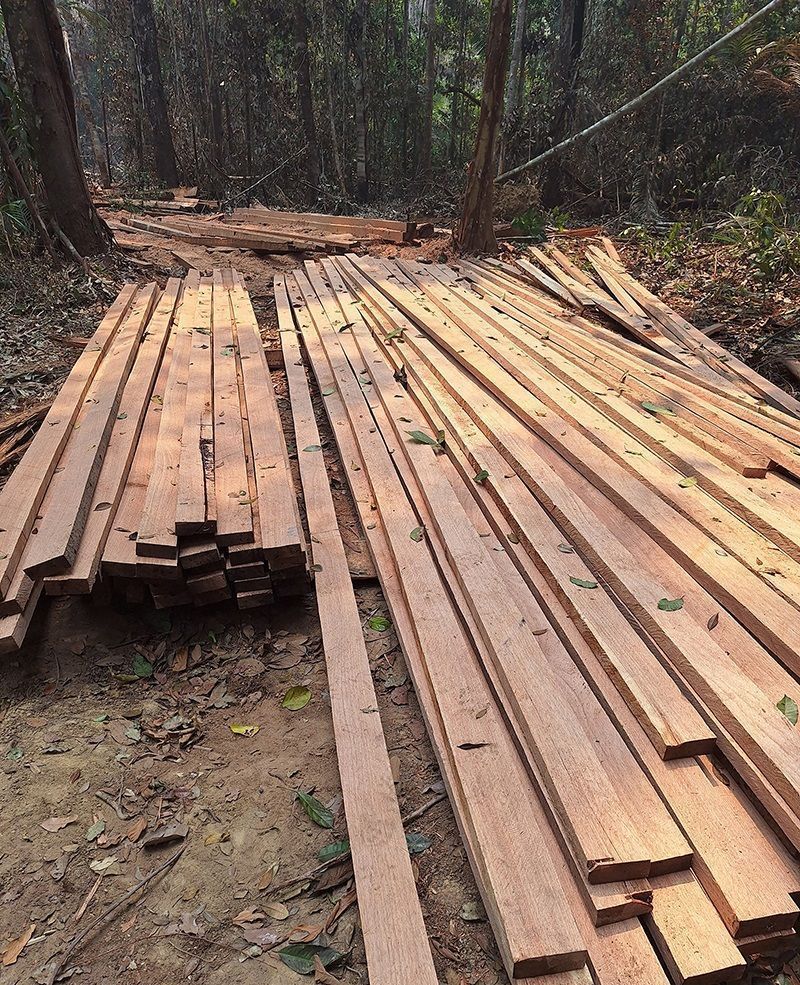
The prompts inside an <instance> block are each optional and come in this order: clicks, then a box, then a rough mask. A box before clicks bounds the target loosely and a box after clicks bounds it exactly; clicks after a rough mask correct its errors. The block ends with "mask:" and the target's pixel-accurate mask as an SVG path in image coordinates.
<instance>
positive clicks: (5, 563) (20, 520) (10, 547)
mask: <svg viewBox="0 0 800 985" xmlns="http://www.w3.org/2000/svg"><path fill="white" fill-rule="evenodd" d="M135 295H136V286H135V285H133V284H128V285H126V286H125V287H124V288H123V289H122V291H121V292H120V294H119V296H118V297H117V299H116V301H114V303H113V304H112V305H111V307H110V308H109V309H108V312H107V314H106V315H105V317H104V318H103V320H102V322H101V323H100V326H99V328H98V329H97V331H96V332H95V334H94V335H93V336H92V340H91V343H90V344H89V345H87V346H86V348H85V349H84V350H83V352H82V353H81V354H80V356H79V357H78V359H77V361H76V363H75V365H74V366H73V368H72V371H71V373H70V375H69V377H68V378H67V381H66V383H65V384H64V386H63V387H62V388H61V390H60V391H59V393H58V395H57V396H56V398H55V400H54V401H53V403H52V406H51V407H50V410H49V411H48V412H47V416H46V417H45V419H44V422H43V424H42V426H41V427H40V428H39V430H38V431H37V433H36V436H35V438H34V439H33V441H32V442H31V444H30V446H29V447H28V450H27V451H26V453H25V455H24V457H23V459H22V461H21V462H20V463H19V465H18V466H17V467H16V469H15V470H14V472H13V473H12V474H11V475H10V476H9V478H8V480H7V482H6V484H5V485H4V486H3V489H2V491H0V516H2V517H3V522H2V528H3V529H2V530H0V595H4V594H5V592H6V590H7V589H8V587H9V585H10V582H11V577H12V575H13V573H14V571H15V569H16V567H17V564H18V562H19V560H20V557H21V555H22V552H23V550H24V549H25V545H26V543H27V538H28V535H29V534H30V532H31V529H32V527H33V524H34V522H35V520H36V515H37V512H38V510H39V507H40V506H41V503H42V500H43V499H44V495H45V493H46V491H47V487H48V484H49V482H50V479H51V478H52V476H53V473H54V472H55V469H56V467H57V465H58V461H59V458H60V457H61V453H62V452H63V450H64V448H65V446H66V444H67V441H68V439H69V438H70V436H71V435H72V433H73V426H74V424H75V422H76V419H77V416H78V413H79V411H80V410H81V408H82V407H83V403H84V398H85V396H86V392H87V390H88V389H89V386H90V385H91V383H92V380H93V379H94V375H95V373H96V372H97V369H98V366H99V365H100V364H101V361H102V359H103V357H104V356H105V354H106V352H107V351H108V349H109V347H110V345H111V343H112V341H113V339H114V337H115V334H116V332H117V330H118V328H119V326H120V325H121V323H122V321H123V319H124V318H125V315H126V314H127V312H128V309H129V308H130V305H131V302H132V301H133V298H134V296H135Z"/></svg>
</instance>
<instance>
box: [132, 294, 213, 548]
mask: <svg viewBox="0 0 800 985" xmlns="http://www.w3.org/2000/svg"><path fill="white" fill-rule="evenodd" d="M197 283H198V281H197V275H196V274H195V275H190V276H189V278H187V281H186V287H185V290H184V294H183V298H182V302H181V308H180V312H179V315H178V320H177V324H176V326H175V330H174V332H173V335H174V340H173V350H172V360H171V363H170V373H169V379H168V381H167V385H166V387H165V389H164V392H163V394H162V395H161V398H162V400H163V411H162V414H161V420H160V426H159V431H158V439H157V441H156V448H155V455H154V458H153V467H152V471H151V474H150V481H149V483H148V486H147V493H146V495H145V499H144V507H143V509H142V515H141V518H140V520H139V526H138V530H139V536H138V537H137V538H136V553H137V555H138V556H139V557H156V558H159V557H160V558H167V559H169V560H174V559H176V558H177V557H178V536H177V533H176V530H175V514H176V508H177V501H178V475H179V471H180V461H181V435H182V434H183V424H184V419H185V415H186V397H187V392H188V377H189V359H190V355H191V344H192V326H193V321H194V316H195V306H196V304H197Z"/></svg>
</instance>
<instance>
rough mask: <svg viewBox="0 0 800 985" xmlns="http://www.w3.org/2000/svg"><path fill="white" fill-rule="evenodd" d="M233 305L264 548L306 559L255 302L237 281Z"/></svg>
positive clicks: (268, 553)
mask: <svg viewBox="0 0 800 985" xmlns="http://www.w3.org/2000/svg"><path fill="white" fill-rule="evenodd" d="M231 307H232V311H233V319H234V322H235V325H236V338H237V340H238V348H239V357H240V364H241V372H242V381H243V384H244V393H245V395H246V409H247V419H248V423H249V428H250V439H251V443H252V467H253V472H254V478H255V487H256V497H257V501H258V502H259V503H260V504H264V506H265V508H260V509H259V511H258V525H259V531H260V538H261V547H262V550H263V552H264V555H265V556H266V557H267V559H270V558H271V557H273V556H275V555H280V554H281V553H283V554H284V555H285V556H287V557H289V558H292V559H294V560H295V561H296V562H298V563H302V558H303V556H304V553H305V550H304V545H303V535H302V528H301V524H300V515H299V513H298V510H297V498H296V496H295V494H294V487H293V482H292V473H291V466H290V464H289V455H288V452H287V449H286V442H285V440H284V437H283V427H282V425H281V418H280V414H279V412H278V404H277V401H276V399H275V391H274V388H273V385H272V378H271V376H270V371H269V367H268V365H267V359H266V354H265V352H264V346H263V344H262V342H261V336H260V333H259V331H258V322H257V321H256V316H255V313H254V311H253V306H252V304H251V303H250V298H249V296H248V294H247V291H246V290H245V289H244V287H243V286H242V285H241V284H239V283H234V285H233V286H232V288H231ZM287 369H288V367H287ZM303 447H304V446H303ZM266 504H269V505H268V508H266Z"/></svg>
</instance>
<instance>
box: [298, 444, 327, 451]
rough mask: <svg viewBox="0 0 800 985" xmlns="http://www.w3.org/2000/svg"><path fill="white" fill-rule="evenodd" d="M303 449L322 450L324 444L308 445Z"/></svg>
mask: <svg viewBox="0 0 800 985" xmlns="http://www.w3.org/2000/svg"><path fill="white" fill-rule="evenodd" d="M303 451H322V445H307V446H306V447H305V448H304V449H303Z"/></svg>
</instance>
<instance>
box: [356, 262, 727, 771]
mask: <svg viewBox="0 0 800 985" xmlns="http://www.w3.org/2000/svg"><path fill="white" fill-rule="evenodd" d="M336 263H337V265H338V264H339V263H340V261H339V260H337V261H336ZM342 263H343V262H342ZM347 270H348V275H349V276H351V277H354V278H356V279H358V273H357V272H356V271H354V270H353V269H352V267H348V268H347ZM358 283H359V284H360V285H361V287H362V289H363V290H364V291H368V286H367V285H365V283H364V281H363V280H361V279H359V280H358ZM369 296H370V301H371V300H372V299H373V297H374V295H372V294H370V295H369ZM402 319H403V316H402V315H401V314H400V313H399V312H396V311H395V313H394V315H393V321H392V330H394V331H398V330H400V331H404V332H405V333H408V332H409V331H413V329H410V326H408V325H405V323H404V321H403V320H402ZM412 345H413V343H409V344H408V345H407V346H406V347H405V348H407V349H410V348H412ZM419 345H420V346H422V345H424V343H423V342H422V341H420V342H419ZM438 399H439V400H440V401H441V400H445V401H447V402H448V411H449V413H455V414H459V408H458V405H457V404H456V403H455V402H453V401H452V398H449V397H448V396H447V393H446V391H444V390H442V391H440V392H439V395H438ZM460 421H461V426H462V427H466V428H468V429H470V430H471V432H476V429H475V428H474V426H473V425H471V423H467V422H466V419H465V418H464V417H463V416H461V417H460ZM407 430H409V429H407ZM479 434H480V432H476V433H475V434H474V437H475V438H476V439H477V438H478V435H479ZM484 444H485V442H484ZM490 455H493V456H496V455H497V453H496V452H495V451H494V449H493V448H492V447H491V445H485V449H484V450H482V451H481V452H480V453H479V454H478V457H477V459H476V461H477V462H478V463H479V464H477V465H476V468H475V472H476V473H477V472H479V471H480V470H481V469H484V468H486V467H487V466H489V469H488V470H489V472H490V475H498V474H502V473H503V472H505V471H507V468H506V467H505V463H502V459H498V463H497V464H496V465H492V463H491V462H490V461H488V458H489V456H490ZM522 501H523V502H525V507H524V515H525V522H526V524H530V525H531V526H530V530H531V531H532V532H531V536H530V542H531V544H532V545H534V546H533V548H532V549H533V550H535V551H536V552H537V554H538V560H537V563H538V564H539V565H540V567H542V569H543V570H544V571H546V572H547V573H548V576H549V578H550V581H551V584H552V586H553V588H554V590H556V591H557V592H558V593H559V594H560V596H561V598H562V601H563V602H564V604H566V606H567V607H568V609H569V610H570V612H571V614H572V617H573V618H575V619H577V620H578V621H579V624H580V625H581V627H582V630H583V631H584V633H585V635H587V638H588V639H589V640H590V641H591V645H592V646H593V649H594V650H595V652H596V653H597V654H598V656H599V658H600V659H601V660H602V661H603V664H604V667H605V668H606V671H607V672H608V673H609V674H610V675H612V678H613V680H614V682H615V684H616V685H617V686H618V687H619V688H620V690H621V691H622V692H623V693H624V694H625V696H626V700H628V702H629V703H630V704H631V706H632V707H634V708H635V709H636V714H637V716H638V717H639V719H640V721H641V722H642V723H643V726H644V727H645V728H646V730H647V731H648V734H649V735H650V736H651V739H652V741H653V742H654V744H655V745H656V747H657V748H658V749H659V751H660V752H661V754H662V755H663V756H665V757H667V758H673V757H675V756H680V755H687V754H692V753H693V752H702V751H707V750H708V749H710V748H711V747H712V746H713V741H714V740H713V736H712V735H711V733H710V731H709V729H708V727H707V726H706V725H705V724H704V723H703V722H702V720H701V718H700V716H699V715H698V714H697V713H696V712H695V711H693V710H692V708H691V706H690V705H689V703H688V702H687V701H686V699H685V698H683V696H682V695H681V694H680V692H679V690H678V689H677V687H676V685H675V684H674V682H673V681H672V680H671V679H670V678H669V676H668V675H667V674H666V672H665V671H664V670H663V669H662V668H661V667H660V666H659V663H658V660H657V659H656V658H655V657H654V655H653V654H652V653H651V652H650V651H649V650H648V648H647V647H646V646H645V645H644V644H643V643H642V641H641V640H640V638H639V637H638V636H637V635H636V633H635V631H634V630H633V629H632V628H631V627H630V625H629V624H628V622H627V621H626V620H625V618H624V617H623V616H622V615H621V614H620V613H619V611H618V610H617V608H616V606H615V604H614V603H613V601H612V600H611V599H610V598H608V596H607V595H606V594H605V592H604V591H603V590H602V586H601V589H600V590H598V591H596V592H591V593H590V592H587V591H586V590H585V589H582V588H581V587H580V585H578V584H575V583H574V582H573V581H572V580H571V579H572V578H577V579H578V580H583V581H587V582H590V581H592V579H593V575H592V573H591V571H590V570H588V569H587V568H585V566H584V565H583V564H582V562H581V561H580V558H579V557H577V556H576V554H575V551H574V549H573V548H571V547H570V546H569V544H565V542H564V540H565V538H564V535H563V532H562V531H561V530H559V528H558V527H556V526H555V525H554V524H553V523H552V521H550V520H549V519H548V518H547V516H546V514H545V512H544V511H543V510H541V508H539V507H538V505H537V504H536V503H535V501H534V502H531V500H530V496H529V495H524V497H523V500H522ZM545 544H546V545H547V550H546V551H542V549H541V545H545Z"/></svg>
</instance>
